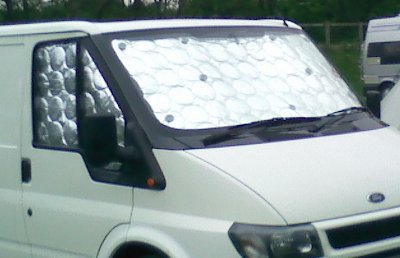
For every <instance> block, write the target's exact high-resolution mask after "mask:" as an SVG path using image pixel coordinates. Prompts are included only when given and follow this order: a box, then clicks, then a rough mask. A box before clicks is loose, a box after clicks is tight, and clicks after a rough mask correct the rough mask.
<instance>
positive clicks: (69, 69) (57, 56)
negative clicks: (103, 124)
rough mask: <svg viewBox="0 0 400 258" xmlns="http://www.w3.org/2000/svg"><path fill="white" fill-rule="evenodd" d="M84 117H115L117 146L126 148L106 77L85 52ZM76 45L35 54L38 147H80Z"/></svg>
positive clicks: (121, 120) (119, 115)
mask: <svg viewBox="0 0 400 258" xmlns="http://www.w3.org/2000/svg"><path fill="white" fill-rule="evenodd" d="M83 56H84V58H83V63H84V65H85V66H84V73H83V76H84V78H83V84H84V93H83V96H82V101H83V106H84V111H85V112H84V113H85V115H91V114H98V113H102V114H113V115H114V116H115V117H116V121H117V133H118V142H119V144H120V145H123V142H124V126H125V120H124V117H123V115H122V112H121V110H120V109H119V107H118V104H117V103H116V101H115V99H114V97H113V96H112V94H111V91H110V90H109V88H108V86H107V84H106V82H105V81H104V78H103V76H102V75H101V74H100V72H99V70H98V68H97V66H96V65H95V63H94V62H93V60H92V58H91V57H90V55H89V53H88V52H87V51H84V55H83ZM76 59H77V56H76V44H74V43H70V44H53V45H46V46H43V47H39V48H37V49H36V51H35V54H34V64H35V72H34V86H35V90H34V112H35V119H36V121H35V134H36V139H37V143H38V144H42V145H46V146H53V147H77V146H78V130H77V124H76V123H77V117H76V95H75V93H76Z"/></svg>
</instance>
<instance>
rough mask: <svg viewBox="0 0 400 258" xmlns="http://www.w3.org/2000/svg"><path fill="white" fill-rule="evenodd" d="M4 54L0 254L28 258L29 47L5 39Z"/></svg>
mask: <svg viewBox="0 0 400 258" xmlns="http://www.w3.org/2000/svg"><path fill="white" fill-rule="evenodd" d="M19 40H20V39H19ZM0 56H1V62H0V90H1V93H0V121H1V126H0V164H1V168H0V171H1V172H0V174H1V179H0V257H13V258H14V257H15V258H19V257H21V258H22V257H24V258H25V257H29V256H30V246H29V244H28V243H27V239H26V232H25V227H24V219H23V216H22V188H21V148H20V137H21V135H20V132H21V131H20V130H21V100H22V99H21V95H22V82H23V78H24V71H25V69H24V66H25V63H24V61H23V60H25V58H26V55H25V46H24V45H23V44H22V43H21V42H20V41H17V40H15V39H7V38H3V39H2V40H1V43H0Z"/></svg>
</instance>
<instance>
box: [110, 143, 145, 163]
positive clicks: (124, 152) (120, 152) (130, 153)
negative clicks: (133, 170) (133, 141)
mask: <svg viewBox="0 0 400 258" xmlns="http://www.w3.org/2000/svg"><path fill="white" fill-rule="evenodd" d="M115 152H116V153H115V155H116V157H117V158H118V159H121V160H122V161H132V160H133V161H140V160H141V158H142V157H141V155H140V152H139V151H138V149H137V148H135V147H134V146H128V147H122V146H117V149H116V150H115Z"/></svg>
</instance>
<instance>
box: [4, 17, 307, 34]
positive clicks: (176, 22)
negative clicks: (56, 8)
mask: <svg viewBox="0 0 400 258" xmlns="http://www.w3.org/2000/svg"><path fill="white" fill-rule="evenodd" d="M286 24H288V26H289V27H291V28H295V29H301V28H300V27H299V26H298V25H296V24H294V23H292V22H290V21H286ZM218 26H268V27H286V25H285V22H284V21H283V20H276V19H265V20H227V19H170V20H136V21H119V22H89V21H57V22H42V23H31V24H19V25H3V26H0V37H1V36H21V35H32V34H45V33H57V32H58V33H59V32H77V31H81V32H85V33H88V34H92V35H93V34H101V33H108V32H118V31H128V30H146V29H163V28H188V27H218Z"/></svg>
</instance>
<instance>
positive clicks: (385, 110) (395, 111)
mask: <svg viewBox="0 0 400 258" xmlns="http://www.w3.org/2000/svg"><path fill="white" fill-rule="evenodd" d="M399 111H400V83H396V85H394V86H393V88H392V89H391V90H390V91H389V92H388V93H387V94H386V95H385V97H384V98H383V99H382V101H381V119H382V121H384V122H386V123H388V124H390V125H391V126H394V127H395V128H397V129H399V130H400V115H399Z"/></svg>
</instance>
